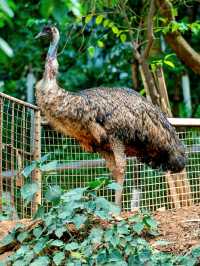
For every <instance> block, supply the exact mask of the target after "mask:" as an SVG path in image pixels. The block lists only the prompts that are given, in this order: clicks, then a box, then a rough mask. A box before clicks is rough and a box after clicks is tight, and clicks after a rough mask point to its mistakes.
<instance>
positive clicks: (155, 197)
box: [0, 93, 200, 218]
mask: <svg viewBox="0 0 200 266" xmlns="http://www.w3.org/2000/svg"><path fill="white" fill-rule="evenodd" d="M181 121H182V122H181V124H182V126H181V124H180V125H179V126H178V127H177V132H178V135H179V137H180V139H181V140H182V141H183V142H184V144H185V146H186V150H187V156H188V162H187V166H186V169H185V170H184V171H183V172H182V173H180V174H173V175H170V174H168V173H163V172H160V171H157V170H152V169H151V168H149V167H147V166H146V165H144V164H142V163H140V162H139V161H138V160H137V159H135V158H127V169H126V177H125V184H124V191H123V209H124V210H131V209H134V208H136V207H140V208H147V209H149V210H151V211H153V210H156V209H159V208H163V209H170V208H174V207H181V206H189V205H192V204H196V203H198V202H199V201H200V181H199V180H200V119H198V120H195V121H196V126H195V127H193V126H192V125H190V124H187V125H184V121H185V120H184V119H183V120H181ZM179 122H180V121H179ZM198 125H199V126H198ZM40 150H41V154H40ZM45 154H49V157H48V160H49V162H56V164H52V165H54V166H55V167H54V168H53V169H51V170H50V171H49V170H48V171H47V170H46V171H44V172H43V174H42V179H41V180H40V173H39V172H37V171H34V172H33V173H32V175H31V177H29V178H27V179H25V178H24V177H23V176H22V174H21V173H22V170H23V169H24V168H25V167H26V166H28V165H30V164H31V162H32V160H38V159H39V158H40V155H41V156H43V155H45ZM100 177H108V178H112V177H111V174H110V173H109V171H108V169H107V168H106V167H105V161H104V160H103V159H102V158H101V157H100V156H99V155H98V154H91V153H86V152H84V151H83V150H82V149H81V147H80V146H79V144H78V143H77V142H76V140H75V139H73V138H69V137H65V136H63V135H62V134H60V133H58V132H56V131H54V130H53V129H52V128H50V127H49V126H48V125H42V126H41V124H40V113H39V111H38V109H37V107H36V106H33V105H30V104H27V103H25V102H22V101H19V100H17V99H14V98H12V97H9V96H6V95H4V94H2V93H0V213H4V212H8V211H9V213H10V215H11V217H10V218H24V217H32V215H33V213H34V211H35V210H36V207H37V204H38V203H40V201H42V203H43V204H45V206H46V207H47V209H48V208H49V207H50V205H48V204H47V203H46V202H45V201H44V194H45V191H46V190H47V188H48V187H49V186H52V185H59V186H61V187H62V189H63V190H69V189H71V188H75V187H85V186H87V185H88V183H89V182H90V181H92V180H95V179H97V178H100ZM32 180H33V181H35V182H39V185H40V182H41V191H40V192H41V193H38V194H37V195H36V198H35V200H34V201H33V202H32V203H30V204H28V205H27V204H26V203H25V202H24V200H23V199H22V197H21V193H20V190H21V187H22V186H23V185H24V184H25V183H26V182H31V181H32ZM114 193H115V192H114V191H112V190H109V189H106V188H102V189H101V190H100V192H99V194H100V195H101V196H104V197H106V198H107V199H109V200H111V201H113V200H114ZM40 196H41V197H42V198H41V199H40Z"/></svg>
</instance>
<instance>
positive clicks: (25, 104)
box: [0, 92, 39, 110]
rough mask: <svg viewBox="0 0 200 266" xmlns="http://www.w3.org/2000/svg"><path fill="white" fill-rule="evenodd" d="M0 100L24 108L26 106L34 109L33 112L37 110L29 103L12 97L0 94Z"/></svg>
mask: <svg viewBox="0 0 200 266" xmlns="http://www.w3.org/2000/svg"><path fill="white" fill-rule="evenodd" d="M0 98H4V99H7V100H10V101H13V102H16V103H19V104H22V105H24V106H26V107H28V108H31V109H34V110H39V107H38V106H36V105H33V104H31V103H28V102H25V101H22V100H19V99H17V98H15V97H13V96H10V95H7V94H5V93H2V92H0Z"/></svg>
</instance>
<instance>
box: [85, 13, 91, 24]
mask: <svg viewBox="0 0 200 266" xmlns="http://www.w3.org/2000/svg"><path fill="white" fill-rule="evenodd" d="M92 17H93V15H87V16H86V18H85V23H86V24H87V23H89V22H90V20H91V19H92Z"/></svg>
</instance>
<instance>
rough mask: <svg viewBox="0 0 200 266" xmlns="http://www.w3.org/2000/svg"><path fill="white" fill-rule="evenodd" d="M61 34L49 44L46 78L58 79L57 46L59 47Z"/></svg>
mask: <svg viewBox="0 0 200 266" xmlns="http://www.w3.org/2000/svg"><path fill="white" fill-rule="evenodd" d="M58 42H59V36H58V37H55V38H54V39H53V40H52V41H51V43H50V46H49V50H48V53H47V58H46V64H45V72H44V78H45V80H52V79H56V75H57V72H58V62H57V48H58Z"/></svg>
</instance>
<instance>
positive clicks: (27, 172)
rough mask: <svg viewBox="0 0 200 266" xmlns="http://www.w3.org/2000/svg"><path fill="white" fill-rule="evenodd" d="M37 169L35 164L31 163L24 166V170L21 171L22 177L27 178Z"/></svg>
mask: <svg viewBox="0 0 200 266" xmlns="http://www.w3.org/2000/svg"><path fill="white" fill-rule="evenodd" d="M36 167H37V162H35V161H33V162H32V163H31V164H30V165H28V166H26V167H25V168H24V170H23V171H22V175H23V176H24V177H26V178H27V177H29V176H30V175H31V173H32V171H33V170H35V169H36Z"/></svg>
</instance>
